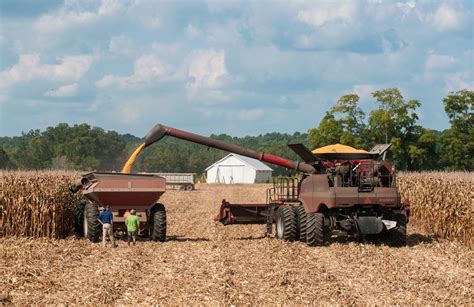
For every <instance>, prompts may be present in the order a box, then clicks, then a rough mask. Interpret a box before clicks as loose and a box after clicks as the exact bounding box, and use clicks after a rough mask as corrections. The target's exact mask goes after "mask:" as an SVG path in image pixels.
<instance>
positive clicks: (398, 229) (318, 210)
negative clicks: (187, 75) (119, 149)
mask: <svg viewBox="0 0 474 307" xmlns="http://www.w3.org/2000/svg"><path fill="white" fill-rule="evenodd" d="M166 135H168V136H172V137H175V138H179V139H183V140H187V141H190V142H194V143H198V144H202V145H206V146H209V147H213V148H217V149H221V150H225V151H228V152H232V153H236V154H239V155H243V156H246V157H250V158H254V159H257V160H260V161H263V162H267V163H271V164H275V165H278V166H282V167H285V168H287V169H290V170H295V171H297V172H299V176H298V177H297V178H283V179H278V180H277V181H275V183H274V186H273V188H271V189H268V190H267V202H266V203H264V204H231V203H229V202H227V201H225V200H224V201H223V202H222V204H221V208H220V210H219V213H218V214H217V216H216V218H215V220H216V221H219V222H222V223H223V224H224V225H228V224H237V223H266V225H267V233H268V234H271V233H272V231H273V225H275V230H276V231H275V232H276V233H275V236H276V238H278V239H283V240H288V241H295V240H301V241H305V242H306V243H307V244H309V245H311V246H315V245H325V244H326V243H328V242H329V239H330V238H331V237H332V236H335V235H345V236H353V237H356V238H357V237H381V238H383V239H384V240H386V242H387V243H389V244H391V245H394V246H403V245H405V244H406V229H407V228H406V227H407V222H408V217H409V212H410V211H409V205H405V204H402V203H401V201H400V194H399V193H398V191H397V187H396V180H395V169H394V167H393V166H392V164H390V163H389V162H387V161H385V160H383V159H382V157H383V156H384V153H385V152H386V151H387V150H388V149H389V147H390V145H389V144H382V145H376V146H375V147H374V148H373V149H372V150H371V151H370V152H366V151H359V152H352V153H333V152H326V153H322V154H314V153H312V152H311V151H310V150H309V149H308V148H306V147H305V146H304V145H303V144H290V145H288V146H289V147H290V148H291V149H292V150H293V151H294V152H295V153H296V154H298V156H299V157H301V159H302V160H303V162H299V161H291V160H287V159H285V158H282V157H278V156H274V155H271V154H266V153H263V152H262V153H259V152H256V151H253V150H250V149H246V148H243V147H240V146H237V145H233V144H227V143H225V142H223V141H219V140H214V139H211V138H207V137H204V136H200V135H197V134H193V133H189V132H186V131H182V130H179V129H175V128H171V127H167V126H164V125H161V124H158V125H156V126H155V127H153V128H152V129H151V130H150V131H149V132H148V134H147V135H146V136H145V146H149V145H151V144H152V143H154V142H157V141H159V140H160V139H162V138H163V137H164V136H166Z"/></svg>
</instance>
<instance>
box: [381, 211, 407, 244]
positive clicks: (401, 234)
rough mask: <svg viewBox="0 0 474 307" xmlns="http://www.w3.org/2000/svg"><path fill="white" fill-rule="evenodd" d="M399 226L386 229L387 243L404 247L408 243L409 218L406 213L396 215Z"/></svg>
mask: <svg viewBox="0 0 474 307" xmlns="http://www.w3.org/2000/svg"><path fill="white" fill-rule="evenodd" d="M396 221H397V226H395V228H392V229H390V230H386V232H387V233H386V238H387V244H388V245H389V246H393V247H403V246H406V245H407V218H406V216H405V215H404V214H398V215H397V216H396Z"/></svg>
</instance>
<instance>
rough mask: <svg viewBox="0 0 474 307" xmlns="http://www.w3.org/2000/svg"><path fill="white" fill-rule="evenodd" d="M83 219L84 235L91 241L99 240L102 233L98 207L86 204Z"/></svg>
mask: <svg viewBox="0 0 474 307" xmlns="http://www.w3.org/2000/svg"><path fill="white" fill-rule="evenodd" d="M83 221H84V224H83V229H84V237H86V238H87V239H89V241H91V242H99V240H100V235H101V233H102V227H101V224H100V222H99V207H97V205H95V204H86V206H85V208H84V219H83Z"/></svg>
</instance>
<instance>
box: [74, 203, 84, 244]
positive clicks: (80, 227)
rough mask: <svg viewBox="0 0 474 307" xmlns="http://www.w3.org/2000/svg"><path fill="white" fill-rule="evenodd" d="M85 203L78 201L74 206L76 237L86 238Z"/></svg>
mask: <svg viewBox="0 0 474 307" xmlns="http://www.w3.org/2000/svg"><path fill="white" fill-rule="evenodd" d="M85 205H86V204H85V202H84V201H78V202H77V203H76V204H75V205H74V232H75V234H76V236H78V237H83V236H84V207H85Z"/></svg>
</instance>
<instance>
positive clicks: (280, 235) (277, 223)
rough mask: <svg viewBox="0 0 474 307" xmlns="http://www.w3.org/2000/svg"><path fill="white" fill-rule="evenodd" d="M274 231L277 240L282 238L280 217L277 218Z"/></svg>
mask: <svg viewBox="0 0 474 307" xmlns="http://www.w3.org/2000/svg"><path fill="white" fill-rule="evenodd" d="M276 231H277V236H278V238H283V222H282V218H281V217H280V216H279V217H278V218H277V222H276Z"/></svg>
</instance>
